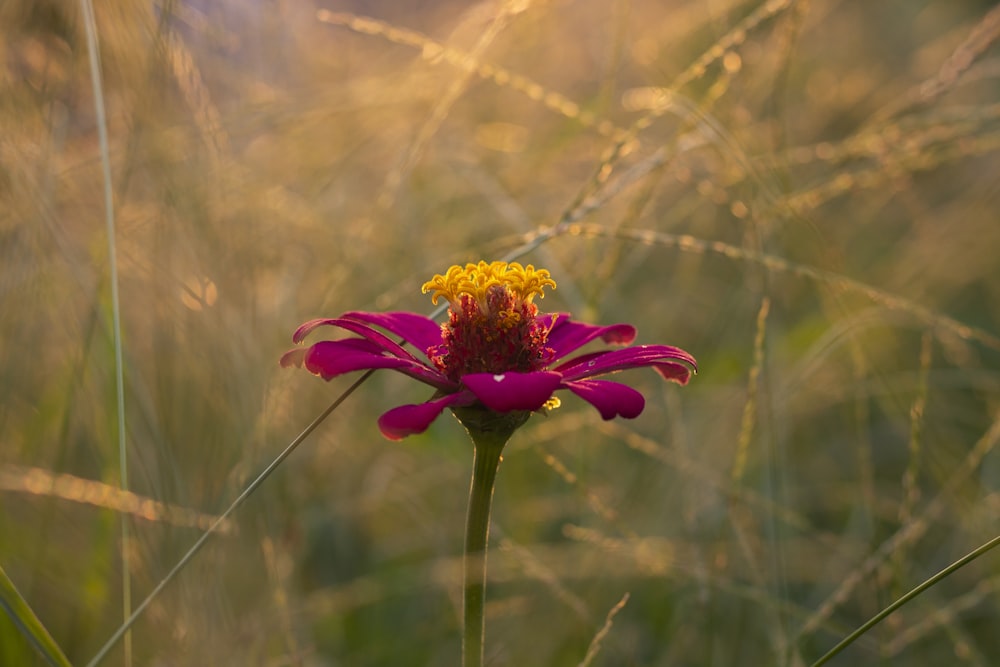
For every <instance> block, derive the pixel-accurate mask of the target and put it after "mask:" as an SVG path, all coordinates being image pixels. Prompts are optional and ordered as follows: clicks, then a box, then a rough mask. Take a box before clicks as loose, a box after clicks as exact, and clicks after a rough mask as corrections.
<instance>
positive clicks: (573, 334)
mask: <svg viewBox="0 0 1000 667" xmlns="http://www.w3.org/2000/svg"><path fill="white" fill-rule="evenodd" d="M547 317H548V318H549V319H550V321H551V320H552V319H554V320H555V324H554V325H553V326H552V330H551V331H549V338H548V341H547V343H546V344H547V345H548V346H549V347H551V348H552V350H553V351H554V352H555V359H554V360H559V359H562V358H563V357H565V356H566V355H567V354H569V353H570V352H572V351H573V350H577V349H579V348H581V347H583V346H584V345H586V344H587V343H589V342H590V341H592V340H595V339H597V338H600V339H601V340H603V341H604V342H605V343H612V344H616V345H628V344H629V343H631V342H632V341H633V340H635V327H633V326H632V325H631V324H612V325H609V326H598V325H595V324H586V323H584V322H574V321H573V320H571V319H569V316H568V315H565V314H558V315H550V316H547ZM544 321H545V320H543V322H544Z"/></svg>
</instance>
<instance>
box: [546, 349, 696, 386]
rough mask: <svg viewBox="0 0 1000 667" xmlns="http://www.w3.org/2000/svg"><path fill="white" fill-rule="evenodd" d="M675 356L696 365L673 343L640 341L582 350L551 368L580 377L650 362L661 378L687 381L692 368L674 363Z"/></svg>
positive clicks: (639, 366) (576, 377) (568, 375)
mask: <svg viewBox="0 0 1000 667" xmlns="http://www.w3.org/2000/svg"><path fill="white" fill-rule="evenodd" d="M674 360H678V361H682V362H684V363H686V364H689V365H690V366H691V367H692V368H694V369H697V368H698V364H697V362H696V361H695V359H694V357H692V356H691V355H690V354H688V353H687V352H685V351H684V350H682V349H680V348H679V347H672V346H670V345H640V346H638V347H627V348H624V349H621V350H602V351H600V352H591V353H590V354H582V355H580V356H578V357H574V358H572V359H570V360H569V361H566V362H564V363H562V364H559V365H558V366H556V367H555V368H554V369H553V370H555V371H557V372H559V373H561V374H562V375H563V377H565V378H566V379H567V380H581V379H584V378H588V377H594V376H596V375H605V374H606V373H615V372H617V371H624V370H628V369H629V368H641V367H642V366H651V367H653V368H656V369H657V372H659V373H660V375H662V376H663V377H664V378H666V379H668V380H674V381H675V382H680V383H681V384H686V383H687V377H689V376H690V375H691V371H690V370H688V369H685V368H683V366H682V365H681V364H677V363H676V362H675V361H674ZM661 364H667V365H670V366H674V367H677V366H680V367H681V369H683V370H685V371H687V372H686V374H682V373H681V370H678V369H676V368H674V369H667V368H664V369H662V370H661V369H660V368H658V366H659V365H661ZM682 377H683V378H684V379H683V381H682V380H681V378H682Z"/></svg>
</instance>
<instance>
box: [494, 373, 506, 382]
mask: <svg viewBox="0 0 1000 667" xmlns="http://www.w3.org/2000/svg"><path fill="white" fill-rule="evenodd" d="M505 377H507V376H506V375H504V374H500V375H494V376H493V381H494V382H503V379H504V378H505Z"/></svg>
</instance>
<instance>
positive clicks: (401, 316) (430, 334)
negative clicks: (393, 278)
mask: <svg viewBox="0 0 1000 667" xmlns="http://www.w3.org/2000/svg"><path fill="white" fill-rule="evenodd" d="M342 317H343V318H345V319H351V320H358V321H359V322H364V323H365V324H368V325H374V326H377V327H381V328H383V329H385V330H386V331H388V332H389V333H391V334H393V335H395V336H399V337H400V338H402V339H403V340H405V341H406V342H407V343H409V344H410V345H412V346H413V347H414V348H416V349H417V350H419V351H420V352H421V353H424V352H426V351H427V348H429V347H432V346H434V345H439V344H440V343H441V325H440V324H438V323H437V322H435V321H434V320H432V319H431V318H429V317H424V316H423V315H418V314H417V313H408V312H405V311H393V312H388V313H367V312H362V311H354V312H350V313H344V314H343V316H342Z"/></svg>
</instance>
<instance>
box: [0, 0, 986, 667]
mask: <svg viewBox="0 0 1000 667" xmlns="http://www.w3.org/2000/svg"><path fill="white" fill-rule="evenodd" d="M95 4H96V5H97V6H96V8H95V10H96V18H97V23H98V30H99V39H100V48H101V67H102V71H103V75H104V81H105V89H104V91H103V95H104V97H105V103H106V106H107V109H108V118H107V121H108V124H109V131H110V136H111V154H110V158H111V164H112V172H113V183H112V184H113V188H114V193H115V214H116V224H117V243H118V261H119V267H120V273H121V280H120V283H121V304H122V311H121V317H122V330H123V336H124V353H125V379H126V392H127V393H126V410H127V413H126V421H127V441H128V444H129V456H130V482H131V490H132V491H133V492H134V494H135V495H134V496H122V495H121V494H119V493H117V492H116V490H115V487H116V485H117V483H118V482H117V480H118V472H117V465H118V464H117V461H118V454H117V450H116V441H117V432H116V429H117V427H116V423H117V419H116V416H115V397H114V355H113V351H112V346H111V331H110V326H111V324H110V323H111V313H110V298H109V291H110V286H109V283H108V276H109V273H108V257H107V239H106V234H105V227H104V210H103V200H102V196H101V194H100V193H101V188H102V184H103V180H102V176H101V168H100V152H99V149H98V143H97V134H96V129H95V128H96V122H97V118H96V116H95V111H94V109H95V106H94V98H93V93H92V90H91V87H90V74H89V67H90V63H89V62H88V59H87V52H86V47H85V44H86V40H85V35H84V33H83V21H82V20H81V17H80V15H79V12H78V6H77V4H76V3H72V2H54V1H51V0H45V1H41V2H40V1H38V0H6V2H4V3H2V4H0V123H2V128H3V130H2V132H0V309H2V313H3V317H2V318H0V340H2V341H3V349H4V350H5V354H4V355H2V357H0V483H2V486H0V499H2V500H0V502H2V503H3V511H2V512H0V564H2V566H3V569H4V570H5V571H6V572H7V573H8V574H9V575H10V578H11V580H12V581H14V582H15V583H16V585H17V586H18V588H19V590H20V591H21V593H22V594H23V595H24V597H25V598H26V599H27V601H28V603H29V604H30V605H31V607H32V608H33V609H34V611H35V613H36V614H37V615H38V617H39V618H40V619H41V621H42V622H43V623H44V624H45V626H46V627H47V628H48V630H49V631H50V632H51V633H52V635H53V636H54V637H55V639H56V641H57V642H58V643H59V644H60V646H61V647H62V649H63V650H64V651H65V652H66V653H67V655H68V656H69V658H70V659H71V660H72V661H73V662H74V664H77V663H80V664H82V663H84V662H86V661H87V660H89V659H90V658H91V657H92V656H93V655H94V653H95V652H96V651H97V649H98V648H99V647H100V646H101V645H102V644H103V643H104V641H105V640H106V639H107V638H108V637H109V636H110V635H111V633H112V632H114V630H115V629H116V628H117V627H118V625H119V624H120V622H121V618H122V604H121V593H120V586H121V571H120V570H121V561H120V553H121V551H120V549H121V544H120V535H119V530H118V515H119V513H120V512H125V513H126V514H127V515H128V516H129V517H131V521H132V523H133V532H132V542H131V543H130V544H129V545H127V548H128V549H129V552H130V554H131V555H132V558H131V562H132V569H133V572H132V575H133V591H134V594H135V596H137V599H141V598H142V597H143V596H144V595H145V594H146V592H148V591H149V590H150V589H151V588H152V587H153V586H154V585H155V584H156V583H157V582H158V581H159V580H160V578H161V577H162V576H163V575H164V574H165V573H166V572H167V571H168V570H169V569H170V568H171V567H172V566H173V565H174V564H175V563H176V562H177V560H178V558H180V556H181V555H182V554H183V553H184V551H185V550H186V549H187V548H188V547H189V546H190V545H191V544H192V543H193V541H194V540H195V539H196V538H197V536H198V535H199V532H198V531H199V530H200V529H199V528H197V527H196V526H197V525H199V523H198V521H200V519H197V517H198V516H199V515H197V514H194V513H192V512H193V511H197V512H201V513H205V514H208V515H211V514H217V513H219V512H221V511H222V510H223V509H224V508H225V507H226V505H227V504H228V503H229V502H230V501H231V500H232V499H233V498H235V497H236V496H237V495H238V494H239V492H240V491H241V490H242V489H243V488H244V487H245V485H246V484H247V483H248V481H249V480H250V479H252V477H253V476H255V475H256V474H257V473H258V472H259V471H260V470H261V469H263V467H264V466H265V465H266V464H267V463H268V462H269V461H270V460H271V459H272V458H273V457H274V456H275V455H276V454H277V453H278V452H279V451H280V450H281V448H282V447H283V446H284V445H285V444H287V443H288V442H289V441H291V439H292V438H293V437H294V436H295V435H296V434H297V433H298V432H299V431H300V430H301V429H302V428H303V427H304V426H305V425H306V424H307V423H308V422H309V421H310V420H311V419H313V418H314V417H315V416H316V415H317V414H318V413H319V412H320V411H321V410H322V409H323V407H324V406H325V405H327V404H329V402H330V401H331V400H332V399H333V398H334V397H335V396H336V395H338V394H339V392H340V391H341V390H342V389H344V388H346V387H347V386H348V381H347V380H343V381H341V380H337V381H334V382H332V383H330V384H326V383H323V382H321V381H320V380H318V379H316V378H313V377H311V376H309V375H307V374H305V373H301V372H292V371H283V370H282V369H280V368H278V365H277V359H278V358H279V356H280V355H281V353H282V352H284V351H285V349H287V347H288V346H290V340H289V338H290V334H291V331H293V330H294V328H295V327H296V326H297V325H298V324H299V323H300V322H302V321H303V320H305V319H308V318H310V317H315V316H322V315H330V316H332V315H336V314H338V313H340V312H343V311H345V310H355V309H405V310H415V311H418V312H428V311H429V310H430V305H429V303H428V302H427V300H426V298H422V297H421V295H420V293H419V286H420V284H421V283H422V282H423V281H424V280H426V279H427V278H428V277H429V276H430V275H432V274H433V273H435V272H440V271H442V270H444V269H445V268H447V266H449V265H450V264H452V263H456V262H464V261H470V260H476V259H480V258H486V259H493V258H497V257H499V256H502V255H504V254H505V253H507V252H510V251H513V250H515V249H517V248H519V247H521V245H522V244H523V243H525V242H528V241H530V240H531V239H532V238H535V235H537V234H538V233H539V232H541V233H543V234H544V235H545V236H544V237H543V242H542V243H540V245H538V246H537V247H536V248H534V249H533V250H532V251H531V252H530V253H528V254H527V255H525V256H523V257H522V258H521V261H524V262H533V263H535V264H536V265H541V266H545V267H546V268H548V269H549V270H550V271H551V272H552V274H553V276H554V277H555V278H556V280H557V282H558V283H559V289H558V290H557V291H556V292H554V293H553V294H552V295H550V296H549V297H547V298H546V299H545V301H543V302H541V306H543V308H546V309H565V310H570V311H572V312H574V313H575V314H577V315H578V316H580V317H581V318H582V319H589V320H592V321H599V322H605V323H610V322H616V321H628V322H632V323H634V324H635V325H636V326H637V327H638V329H639V336H640V340H641V341H644V342H665V343H671V344H675V345H679V346H682V347H684V348H686V349H688V350H690V351H692V352H693V353H694V354H695V355H696V356H697V357H698V359H699V361H700V364H701V373H700V375H699V376H698V377H697V378H695V379H694V381H693V382H692V383H691V385H690V386H689V387H687V388H684V389H683V390H681V389H678V388H677V387H675V386H673V385H670V386H665V385H663V383H661V382H660V381H659V380H658V379H657V378H656V377H655V376H654V374H652V373H639V372H635V373H633V374H631V375H630V377H629V381H630V382H632V383H634V385H635V386H637V387H639V388H640V389H642V391H643V392H644V393H645V395H646V397H647V409H646V411H645V413H644V414H643V415H642V416H641V417H640V418H639V419H637V420H635V421H634V422H614V423H604V422H601V421H600V419H599V417H598V416H597V415H596V414H595V413H594V412H593V411H592V410H590V408H589V407H587V406H586V405H582V404H581V403H580V402H579V401H575V400H573V399H572V398H569V399H566V400H564V401H563V407H562V408H561V409H560V410H559V411H557V412H556V413H555V414H553V415H551V416H550V417H549V418H547V419H545V418H533V419H532V420H531V421H530V422H529V423H528V425H527V426H526V427H525V428H523V429H522V430H521V432H520V433H519V434H518V435H516V436H515V438H514V440H513V441H512V443H511V444H510V446H509V450H508V452H507V454H506V456H505V460H504V464H503V466H502V469H501V474H500V478H499V484H498V489H497V494H496V502H495V504H494V520H495V530H494V533H493V543H492V546H493V547H495V549H494V552H493V554H492V555H491V561H490V566H491V582H490V589H489V594H488V595H489V602H488V604H489V607H488V609H487V614H488V623H489V625H488V630H487V652H488V659H489V661H490V664H491V665H497V666H499V665H576V664H579V663H580V662H581V661H582V660H583V659H584V656H585V655H586V654H587V650H588V646H590V645H591V642H592V641H595V637H597V635H598V632H599V631H600V630H601V628H602V626H604V625H605V619H606V618H607V616H608V614H609V612H610V611H611V610H612V608H614V607H615V605H616V604H618V603H619V601H620V600H622V599H623V595H624V594H625V593H629V594H630V596H629V598H628V600H627V601H626V603H624V605H623V606H622V607H621V608H620V609H619V610H618V611H617V612H616V613H615V614H614V618H613V619H612V620H611V621H610V622H609V623H610V628H609V629H608V630H607V633H606V635H604V636H603V638H602V639H601V640H600V645H599V646H597V647H596V648H597V654H596V657H595V658H594V661H593V662H592V663H591V664H593V665H699V666H700V665H736V664H740V665H751V664H753V665H757V664H761V665H763V664H767V665H789V666H792V665H803V664H809V663H811V662H812V661H813V660H815V659H816V658H818V657H819V656H820V655H822V653H823V652H825V651H826V650H827V649H828V648H829V647H830V646H832V645H833V644H834V643H835V642H836V641H837V640H838V639H840V638H841V637H843V636H844V635H845V634H846V633H847V632H849V631H850V630H852V629H853V628H855V627H857V626H858V625H860V624H861V623H862V622H864V621H865V620H866V619H867V618H869V617H870V616H872V615H873V614H874V613H876V612H877V611H878V610H879V609H881V608H883V607H884V606H885V605H887V604H888V603H889V602H891V601H892V600H893V599H895V598H897V597H898V596H899V595H901V594H902V593H904V592H905V591H907V590H909V589H910V588H912V587H913V586H914V585H916V584H917V583H919V582H920V581H923V580H924V579H926V578H927V577H928V576H930V575H931V574H933V573H934V572H936V571H937V570H939V569H940V568H942V567H944V566H945V565H947V564H948V563H950V562H952V561H954V560H955V559H957V558H959V557H960V556H962V555H963V554H965V553H967V552H969V551H971V550H972V549H974V548H975V547H976V546H978V545H980V544H982V543H984V542H986V541H987V540H989V539H991V538H992V537H994V536H995V535H996V526H997V525H998V518H1000V495H998V492H997V490H996V489H997V488H998V482H1000V458H998V454H997V453H996V452H995V451H994V450H995V448H996V447H995V445H996V441H997V439H998V438H1000V429H998V426H997V420H998V419H1000V412H998V409H1000V374H998V370H1000V262H998V261H997V254H998V252H997V249H998V248H1000V226H998V225H997V211H998V210H1000V187H998V181H997V176H996V175H997V173H1000V163H998V149H1000V141H998V140H1000V85H998V77H1000V50H998V47H997V45H996V41H997V37H998V36H1000V10H997V9H996V8H995V7H994V3H992V2H974V1H972V0H963V1H960V2H953V1H948V0H917V1H915V0H885V1H882V2H841V1H838V0H811V1H807V0H768V1H767V2H762V1H758V0H754V1H752V2H741V1H739V0H718V1H715V2H711V3H703V2H696V1H693V0H687V1H685V0H671V1H669V2H657V1H653V0H633V1H631V2H629V1H626V0H614V1H612V2H594V1H578V2H572V3H570V2H566V1H564V0H562V1H554V0H549V1H544V2H543V1H536V2H531V1H530V0H520V1H519V2H506V3H504V2H480V3H476V4H469V3H462V2H455V1H452V2H447V1H438V2H421V3H396V2H390V1H388V0H380V1H366V2H360V1H353V2H352V1H343V2H340V1H336V0H332V1H331V2H325V3H323V4H322V5H320V4H314V3H312V2H308V1H303V2H298V1H291V0H268V1H265V0H256V1H255V2H245V1H236V0H222V1H221V2H205V1H203V0H186V1H185V0H158V2H155V3H148V2H134V1H131V0H108V1H105V2H100V3H95ZM422 398H424V395H423V392H422V390H421V388H420V387H418V386H415V385H414V384H413V383H411V382H408V381H406V380H405V379H404V378H401V377H397V376H394V375H391V374H377V375H375V376H374V377H373V378H372V379H371V380H369V381H368V382H367V383H366V384H365V385H364V386H363V387H362V388H361V389H360V390H359V391H358V392H357V393H356V394H355V395H354V396H352V397H351V398H350V399H349V400H348V401H347V402H346V403H345V404H344V405H343V406H342V407H341V408H340V409H338V410H337V411H336V412H335V413H334V415H333V417H332V418H331V419H330V420H328V422H327V423H325V424H324V425H323V426H322V427H321V428H320V429H319V430H318V431H317V432H316V433H315V434H314V435H313V436H312V437H311V438H310V439H309V440H307V441H306V443H305V444H304V445H303V446H302V447H301V448H300V449H299V450H298V451H297V452H296V453H295V454H294V455H293V456H292V457H291V458H290V459H288V460H287V461H286V462H285V463H284V464H283V465H282V466H281V467H280V468H279V469H278V471H277V473H275V475H274V476H273V477H271V478H270V479H269V480H268V481H267V482H266V483H265V484H264V485H263V486H262V487H261V489H260V490H259V491H258V492H257V493H256V494H255V495H254V496H253V497H252V498H251V499H250V500H249V501H248V502H247V504H246V505H245V506H244V507H242V508H241V509H240V511H239V512H238V514H237V517H236V519H235V525H234V526H233V527H232V530H230V531H228V532H227V533H226V534H222V535H219V536H217V537H216V538H213V540H212V541H211V543H210V545H209V547H208V548H206V550H205V551H203V552H202V553H200V554H199V555H198V557H197V558H196V559H195V560H193V561H192V562H191V564H190V565H189V566H188V567H186V568H185V569H184V571H183V572H182V573H181V575H180V576H179V577H178V579H177V580H176V581H175V582H173V583H172V584H171V585H170V586H169V587H168V588H167V589H166V590H165V592H164V593H163V594H162V595H160V596H159V597H158V598H156V599H155V601H154V602H153V603H152V605H151V606H150V607H149V609H148V610H147V611H146V613H145V614H144V615H143V616H142V617H141V618H140V620H139V622H138V623H137V625H136V626H135V628H134V633H133V634H134V640H133V641H134V647H135V648H134V650H135V659H136V664H142V665H162V666H166V665H189V664H190V665H206V664H212V665H275V666H277V665H352V666H361V665H439V664H441V665H447V664H456V663H457V661H458V655H459V638H460V631H459V612H460V600H459V598H458V593H459V585H458V584H459V575H458V573H459V571H460V563H459V555H460V553H461V544H462V530H463V517H464V507H465V498H466V494H467V489H468V474H469V472H470V464H471V449H470V447H469V444H468V442H467V441H466V439H465V436H464V434H463V433H462V432H461V429H460V427H459V426H458V425H457V423H455V422H454V421H453V420H451V419H442V420H439V422H438V423H436V424H435V425H434V426H433V427H432V429H431V430H430V431H429V432H428V434H426V435H424V436H420V437H415V438H411V439H409V440H407V441H405V442H403V443H391V442H387V441H385V440H383V439H382V438H381V436H380V435H379V434H378V430H377V428H376V426H375V419H376V418H377V416H378V415H379V414H380V413H381V412H382V411H384V410H386V409H388V408H390V407H392V406H394V405H397V404H399V403H403V402H411V401H417V400H421V399H422ZM33 480H34V481H33ZM95 485H96V486H95ZM143 502H146V503H147V504H143ZM191 517H195V519H191ZM200 525H203V522H202V524H200ZM998 563H1000V560H998V557H997V556H996V555H994V554H991V555H988V556H987V557H985V558H983V559H981V560H980V561H978V562H976V563H974V564H972V565H971V566H969V567H967V568H965V569H964V570H962V571H960V572H958V573H956V574H955V575H953V576H952V577H949V578H948V579H946V580H945V581H944V582H943V583H941V584H940V585H938V586H936V587H934V588H933V589H932V590H931V591H929V592H928V593H926V594H925V595H924V596H922V597H921V598H918V599H917V600H916V601H914V602H913V603H911V604H910V605H908V606H907V607H904V608H903V609H902V610H901V611H900V612H899V613H897V614H895V615H893V616H892V617H891V618H889V619H888V620H887V621H886V622H885V623H884V624H883V625H881V626H879V627H878V628H876V629H875V630H874V631H873V632H871V633H870V634H868V635H867V636H866V637H864V638H863V640H862V641H860V642H859V643H858V644H857V645H856V646H854V647H852V648H851V649H850V650H849V652H848V653H850V656H846V655H845V656H843V657H842V658H841V660H842V662H843V664H847V661H848V660H854V661H855V662H859V661H860V662H861V663H862V664H882V665H941V664H962V665H991V664H996V663H997V662H998V661H1000V637H998V635H997V633H996V631H995V628H996V626H997V623H998V622H1000V616H998V611H997V609H996V606H995V604H993V603H992V601H993V600H995V599H996V595H997V589H998V584H1000V566H998ZM15 636H16V631H15V630H14V628H13V626H11V625H9V624H8V623H7V621H6V620H4V621H2V622H0V664H3V665H31V664H40V662H39V661H40V659H39V658H38V657H37V656H36V655H35V654H34V653H33V652H32V650H31V648H30V646H28V644H27V643H26V642H25V641H24V640H23V639H21V638H15ZM122 662H123V657H122V653H121V651H120V650H116V651H115V652H113V653H112V655H111V657H110V658H109V659H108V660H107V664H122Z"/></svg>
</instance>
